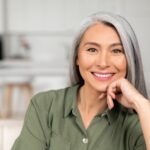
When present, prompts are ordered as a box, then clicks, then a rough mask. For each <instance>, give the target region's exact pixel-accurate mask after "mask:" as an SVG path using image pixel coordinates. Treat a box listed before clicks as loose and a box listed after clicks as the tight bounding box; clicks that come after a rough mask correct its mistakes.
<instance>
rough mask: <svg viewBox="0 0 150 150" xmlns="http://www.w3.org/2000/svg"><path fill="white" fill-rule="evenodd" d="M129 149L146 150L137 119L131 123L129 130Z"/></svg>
mask: <svg viewBox="0 0 150 150" xmlns="http://www.w3.org/2000/svg"><path fill="white" fill-rule="evenodd" d="M130 131H131V132H130V137H129V141H130V142H129V145H130V146H129V147H130V149H131V150H146V144H145V140H144V136H143V132H142V129H141V126H140V122H139V120H138V119H136V121H133V124H132V128H130Z"/></svg>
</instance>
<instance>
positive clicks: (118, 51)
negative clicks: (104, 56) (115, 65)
mask: <svg viewBox="0 0 150 150" xmlns="http://www.w3.org/2000/svg"><path fill="white" fill-rule="evenodd" d="M112 52H113V53H115V54H119V53H123V50H122V49H117V48H116V49H113V50H112Z"/></svg>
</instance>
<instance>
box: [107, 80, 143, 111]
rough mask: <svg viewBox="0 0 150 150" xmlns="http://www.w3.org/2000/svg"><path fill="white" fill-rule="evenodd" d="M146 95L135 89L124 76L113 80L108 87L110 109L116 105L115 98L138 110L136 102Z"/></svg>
mask: <svg viewBox="0 0 150 150" xmlns="http://www.w3.org/2000/svg"><path fill="white" fill-rule="evenodd" d="M141 98H142V99H143V98H144V97H143V96H142V95H141V94H140V93H139V92H138V91H137V90H136V89H135V87H134V86H133V85H132V84H131V83H130V82H129V81H128V80H127V79H124V78H121V79H119V80H116V81H114V82H112V83H111V84H110V85H109V86H108V89H107V103H108V107H109V109H112V108H113V107H114V103H113V100H117V101H118V102H119V103H120V104H122V105H123V106H125V107H126V108H131V109H134V110H136V109H137V108H136V104H137V103H138V102H139V100H141Z"/></svg>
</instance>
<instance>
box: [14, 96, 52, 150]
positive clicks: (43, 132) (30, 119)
mask: <svg viewBox="0 0 150 150" xmlns="http://www.w3.org/2000/svg"><path fill="white" fill-rule="evenodd" d="M42 95H43V94H42ZM46 99H48V100H46ZM50 107H51V100H50V99H49V98H47V96H45V94H44V96H41V94H39V95H37V96H34V97H33V99H32V100H31V102H30V105H29V107H28V110H27V113H26V116H25V120H24V125H23V128H22V131H21V134H20V136H19V137H18V138H17V139H16V141H15V143H14V145H13V147H12V150H47V148H48V147H49V141H50V140H49V139H50V135H51V128H50V126H49V119H50V117H49V113H50Z"/></svg>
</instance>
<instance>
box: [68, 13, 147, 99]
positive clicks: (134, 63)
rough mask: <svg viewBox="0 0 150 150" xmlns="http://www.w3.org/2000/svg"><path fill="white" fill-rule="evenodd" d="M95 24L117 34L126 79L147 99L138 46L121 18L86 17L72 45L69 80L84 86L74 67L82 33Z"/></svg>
mask: <svg viewBox="0 0 150 150" xmlns="http://www.w3.org/2000/svg"><path fill="white" fill-rule="evenodd" d="M97 23H103V24H106V25H108V26H111V27H113V28H114V29H115V30H116V31H117V32H118V34H119V36H120V39H121V42H122V44H123V48H124V51H125V55H126V59H127V64H128V67H127V76H126V78H127V79H128V80H129V81H130V82H131V83H132V84H133V85H134V86H135V88H136V89H137V90H138V91H139V92H140V93H141V94H143V95H144V96H145V97H147V90H146V85H145V78H144V72H143V65H142V60H141V54H140V49H139V44H138V41H137V38H136V35H135V33H134V31H133V29H132V27H131V25H130V24H129V23H128V22H127V21H126V20H125V19H124V18H123V17H121V16H119V15H116V14H112V13H106V12H98V13H95V14H92V15H90V16H88V17H87V18H86V19H85V20H84V21H83V22H82V24H81V26H80V29H79V31H78V32H77V35H76V38H75V40H74V43H73V53H72V56H71V58H72V63H71V66H70V80H71V85H73V84H81V85H82V84H84V80H83V78H82V77H81V75H80V72H79V68H78V66H77V65H76V60H77V54H78V48H79V45H80V42H81V40H82V37H83V35H84V33H85V32H86V31H87V29H88V28H89V27H91V26H93V25H95V24H97Z"/></svg>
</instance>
